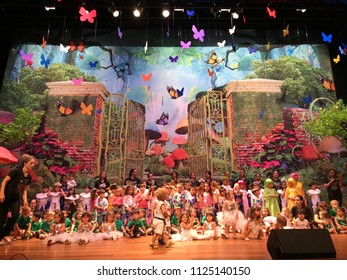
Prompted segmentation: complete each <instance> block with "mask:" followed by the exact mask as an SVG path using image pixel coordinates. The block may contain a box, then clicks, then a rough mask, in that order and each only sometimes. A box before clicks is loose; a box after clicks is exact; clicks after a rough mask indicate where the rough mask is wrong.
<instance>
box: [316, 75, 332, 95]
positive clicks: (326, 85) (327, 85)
mask: <svg viewBox="0 0 347 280" xmlns="http://www.w3.org/2000/svg"><path fill="white" fill-rule="evenodd" d="M319 80H320V82H321V83H322V86H323V87H324V88H325V89H327V90H329V91H335V83H334V82H333V81H332V80H330V79H329V78H327V77H323V76H321V75H319Z"/></svg>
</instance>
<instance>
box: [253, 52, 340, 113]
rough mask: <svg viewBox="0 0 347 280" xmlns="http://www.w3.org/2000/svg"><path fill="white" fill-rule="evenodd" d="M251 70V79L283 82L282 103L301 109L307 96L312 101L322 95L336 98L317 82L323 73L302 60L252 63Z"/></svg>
mask: <svg viewBox="0 0 347 280" xmlns="http://www.w3.org/2000/svg"><path fill="white" fill-rule="evenodd" d="M252 68H253V69H254V71H255V72H254V74H252V75H251V76H250V77H251V78H263V79H274V80H283V85H282V87H281V90H282V99H283V103H287V104H295V105H298V106H300V107H303V105H304V104H303V101H302V99H303V98H307V97H308V96H309V95H311V97H312V99H315V98H318V97H321V96H323V95H324V96H325V97H328V98H331V99H334V98H336V97H335V92H329V91H327V90H326V89H325V88H324V87H323V86H322V83H321V81H320V80H319V76H320V75H322V76H324V73H323V71H322V70H321V69H320V68H315V67H313V66H311V65H310V64H309V63H307V62H306V61H304V60H302V59H299V58H296V57H292V56H283V57H281V58H279V59H277V60H267V61H254V62H253V65H252Z"/></svg>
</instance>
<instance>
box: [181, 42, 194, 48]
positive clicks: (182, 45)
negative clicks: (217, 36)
mask: <svg viewBox="0 0 347 280" xmlns="http://www.w3.org/2000/svg"><path fill="white" fill-rule="evenodd" d="M191 44H192V42H191V41H188V42H187V43H185V42H183V41H181V47H182V49H189V47H190V45H191Z"/></svg>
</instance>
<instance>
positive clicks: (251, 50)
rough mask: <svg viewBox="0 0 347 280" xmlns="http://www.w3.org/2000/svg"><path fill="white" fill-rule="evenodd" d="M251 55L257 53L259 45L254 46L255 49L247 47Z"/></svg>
mask: <svg viewBox="0 0 347 280" xmlns="http://www.w3.org/2000/svg"><path fill="white" fill-rule="evenodd" d="M247 49H248V51H249V53H250V54H252V53H256V52H257V45H254V46H253V48H251V47H247Z"/></svg>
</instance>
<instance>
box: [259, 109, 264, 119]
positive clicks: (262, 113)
mask: <svg viewBox="0 0 347 280" xmlns="http://www.w3.org/2000/svg"><path fill="white" fill-rule="evenodd" d="M263 115H264V112H263V111H260V112H259V119H262V118H263Z"/></svg>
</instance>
